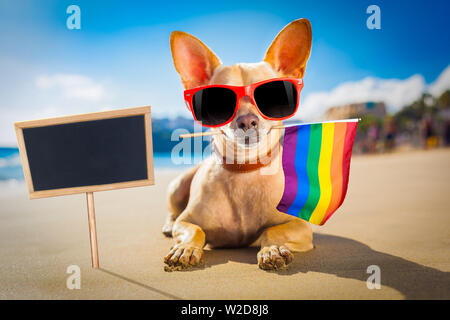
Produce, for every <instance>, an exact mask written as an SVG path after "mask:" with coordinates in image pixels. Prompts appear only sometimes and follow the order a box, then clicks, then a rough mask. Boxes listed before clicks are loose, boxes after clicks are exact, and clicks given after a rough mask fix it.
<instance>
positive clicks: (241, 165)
mask: <svg viewBox="0 0 450 320" xmlns="http://www.w3.org/2000/svg"><path fill="white" fill-rule="evenodd" d="M280 139H281V133H280V130H272V132H270V133H269V134H268V135H267V137H265V139H264V140H263V141H262V142H260V143H259V144H258V146H257V147H254V148H245V147H243V146H240V145H239V144H237V143H236V142H235V141H232V140H230V139H226V138H225V137H224V136H222V135H220V136H215V137H214V138H213V140H212V142H211V143H212V147H213V151H214V154H215V156H216V157H217V160H218V161H219V162H220V163H221V165H222V167H223V168H224V169H225V170H228V171H233V172H251V171H255V170H258V169H261V168H263V167H265V166H268V165H270V164H271V163H272V161H274V159H276V158H277V156H278V154H279V151H280Z"/></svg>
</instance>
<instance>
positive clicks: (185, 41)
mask: <svg viewBox="0 0 450 320" xmlns="http://www.w3.org/2000/svg"><path fill="white" fill-rule="evenodd" d="M170 48H171V50H172V58H173V63H174V64H175V69H176V70H177V71H178V73H179V74H180V77H181V82H182V83H183V86H184V88H185V89H191V88H194V87H199V86H203V85H207V84H208V83H209V80H210V79H211V77H212V75H213V72H214V69H215V68H217V67H218V66H219V65H220V64H221V62H220V60H219V58H217V56H216V55H215V54H214V53H213V52H212V51H211V50H210V49H209V48H208V47H207V46H206V45H205V44H203V42H201V41H200V40H198V39H197V38H195V37H194V36H191V35H190V34H188V33H185V32H181V31H174V32H172V34H171V35H170Z"/></svg>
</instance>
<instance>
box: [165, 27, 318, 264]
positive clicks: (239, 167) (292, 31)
mask: <svg viewBox="0 0 450 320" xmlns="http://www.w3.org/2000/svg"><path fill="white" fill-rule="evenodd" d="M311 40H312V34H311V25H310V23H309V21H308V20H307V19H299V20H296V21H293V22H291V23H290V24H288V25H287V26H286V27H285V28H284V29H283V30H282V31H281V32H280V33H279V34H278V35H277V37H276V38H275V40H274V41H273V42H272V44H271V45H270V47H269V49H268V50H267V52H266V55H265V57H264V59H263V61H262V62H259V63H239V64H235V65H233V66H223V65H222V64H221V62H220V60H219V58H218V57H217V56H216V55H215V54H214V53H213V52H212V51H211V50H210V49H209V48H208V47H207V46H206V45H204V44H203V43H202V42H201V41H200V40H198V39H197V38H195V37H193V36H192V35H190V34H187V33H184V32H180V31H175V32H173V33H172V34H171V37H170V45H171V50H172V56H173V61H174V64H175V68H176V70H177V72H178V73H179V75H180V77H181V81H182V84H183V86H184V88H185V89H186V90H188V89H192V88H195V87H199V86H205V85H210V84H221V85H233V86H245V85H250V84H253V83H256V82H260V81H263V80H267V79H272V78H281V77H289V78H296V79H300V78H303V75H304V72H305V68H306V62H307V60H308V58H309V55H310V51H311ZM280 124H281V122H280V121H272V120H267V119H264V118H263V117H261V115H260V114H259V112H258V111H257V109H256V106H255V105H254V104H253V102H252V100H251V99H250V97H248V96H244V97H242V98H241V99H240V100H239V101H238V109H237V112H236V114H235V116H234V118H233V120H232V121H231V122H229V123H228V124H226V125H225V126H223V127H220V128H219V129H215V130H220V131H221V134H217V135H214V137H213V139H212V142H211V143H212V144H213V147H214V152H215V154H216V157H210V158H208V159H206V160H204V161H203V162H202V163H201V164H199V165H197V166H196V167H194V168H192V169H190V170H189V171H187V172H186V173H184V174H182V175H181V176H179V177H178V178H176V179H175V180H174V181H172V182H171V183H170V185H169V188H168V208H169V215H168V217H167V220H166V223H165V225H164V227H163V229H162V231H163V233H164V234H165V235H166V236H168V237H170V236H172V237H173V238H174V239H175V245H174V246H173V247H172V248H171V249H170V251H169V253H168V254H167V256H166V257H165V258H164V262H165V264H166V265H167V266H166V270H173V269H175V270H181V269H184V268H188V267H191V266H196V265H199V264H201V263H202V262H203V248H204V246H205V245H206V244H208V245H209V246H210V247H211V248H218V247H243V246H259V247H260V250H259V252H258V254H257V257H256V259H257V263H258V266H259V267H260V268H261V269H264V270H273V269H280V268H283V267H285V266H286V265H288V264H289V263H290V262H291V261H292V259H293V254H292V252H304V251H308V250H311V249H312V248H313V243H312V238H313V235H312V229H311V226H310V225H309V223H308V222H306V221H304V220H301V219H299V218H296V217H294V216H291V215H288V214H285V213H282V212H279V211H278V210H277V209H276V207H277V204H278V203H279V202H280V199H281V197H282V195H283V190H284V174H283V169H282V163H281V152H280V151H278V152H277V151H276V150H281V146H280V140H281V133H280V130H275V129H273V130H272V129H271V128H272V127H273V126H274V125H280ZM250 141H252V142H250ZM230 147H231V149H233V150H234V152H233V156H232V158H233V159H232V160H234V162H233V163H230V162H229V161H228V160H230V159H229V156H228V155H227V154H224V152H223V151H224V150H225V149H226V148H230ZM261 150H262V151H261ZM264 150H266V151H264ZM267 150H269V152H268V153H267ZM217 155H218V157H219V158H223V159H225V160H226V161H217ZM263 155H270V158H269V161H265V163H263V162H262V161H260V160H258V159H260V158H261V157H262V156H263ZM236 162H237V163H236ZM268 167H271V168H272V169H273V168H275V170H267V172H265V173H263V171H262V170H263V169H267V168H268Z"/></svg>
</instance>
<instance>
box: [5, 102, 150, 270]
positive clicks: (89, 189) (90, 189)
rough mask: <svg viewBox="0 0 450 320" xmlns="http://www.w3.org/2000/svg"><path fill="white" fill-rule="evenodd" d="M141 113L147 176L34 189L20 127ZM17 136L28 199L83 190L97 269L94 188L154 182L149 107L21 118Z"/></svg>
mask: <svg viewBox="0 0 450 320" xmlns="http://www.w3.org/2000/svg"><path fill="white" fill-rule="evenodd" d="M139 115H143V116H144V123H145V146H146V156H147V179H144V180H135V181H127V182H117V183H110V184H102V185H94V186H85V187H72V188H60V189H52V190H45V191H34V187H33V179H32V177H31V171H30V166H29V163H28V156H27V150H26V147H25V141H24V138H23V129H26V128H36V127H44V126H51V125H58V124H68V123H74V122H85V121H94V120H104V119H114V118H123V117H129V116H139ZM14 127H15V130H16V136H17V143H18V145H19V152H20V158H21V161H22V167H23V173H24V176H25V181H26V184H27V188H28V195H29V197H30V199H37V198H44V197H54V196H63V195H69V194H75V193H86V203H87V211H88V222H89V239H90V245H91V261H92V267H93V268H95V269H98V268H99V266H100V264H99V257H98V246H97V228H96V222H95V206H94V191H104V190H113V189H122V188H131V187H140V186H147V185H153V184H155V174H154V171H153V146H152V120H151V116H150V106H147V107H138V108H129V109H121V110H113V111H103V112H95V113H86V114H80V115H74V116H67V117H57V118H49V119H42V120H32V121H22V122H16V123H15V124H14Z"/></svg>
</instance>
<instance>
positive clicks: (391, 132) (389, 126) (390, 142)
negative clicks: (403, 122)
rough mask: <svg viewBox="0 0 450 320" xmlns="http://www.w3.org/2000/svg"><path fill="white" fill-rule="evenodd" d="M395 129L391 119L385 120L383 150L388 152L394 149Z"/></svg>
mask: <svg viewBox="0 0 450 320" xmlns="http://www.w3.org/2000/svg"><path fill="white" fill-rule="evenodd" d="M396 131H397V129H396V127H395V122H394V120H393V119H391V118H388V119H387V120H386V125H385V134H386V135H385V140H384V150H385V151H387V152H389V151H392V150H393V149H394V147H395V135H396Z"/></svg>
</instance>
